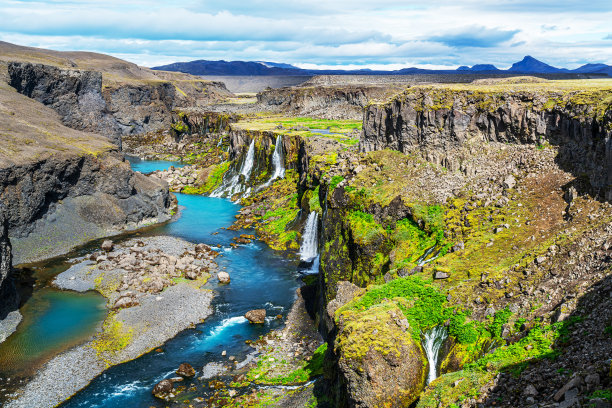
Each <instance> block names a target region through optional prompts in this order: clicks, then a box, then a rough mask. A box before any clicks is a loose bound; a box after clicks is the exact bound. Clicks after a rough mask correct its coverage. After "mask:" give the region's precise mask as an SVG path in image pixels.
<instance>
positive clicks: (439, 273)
mask: <svg viewBox="0 0 612 408" xmlns="http://www.w3.org/2000/svg"><path fill="white" fill-rule="evenodd" d="M449 276H450V275H449V274H448V273H446V272H442V271H436V273H435V275H434V279H448V278H449Z"/></svg>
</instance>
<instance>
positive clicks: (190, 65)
mask: <svg viewBox="0 0 612 408" xmlns="http://www.w3.org/2000/svg"><path fill="white" fill-rule="evenodd" d="M153 69H155V70H161V71H176V72H185V73H187V74H192V75H230V76H239V75H240V76H285V75H286V76H295V75H360V74H361V75H410V74H467V73H471V74H474V73H477V74H482V73H496V74H508V73H509V74H586V75H602V76H604V75H607V76H609V77H612V66H610V65H605V64H586V65H583V66H581V67H580V68H576V69H565V68H556V67H553V66H551V65H548V64H546V63H544V62H542V61H539V60H537V59H535V58H533V57H531V56H529V55H528V56H526V57H525V58H523V59H522V60H521V61H519V62H516V63H514V64H512V66H511V67H510V68H509V69H507V70H501V69H498V68H497V67H496V66H495V65H491V64H477V65H474V66H472V67H468V66H461V67H459V68H457V69H456V70H430V69H421V68H403V69H400V70H395V71H374V70H370V69H359V70H315V69H301V68H298V67H296V66H293V65H290V64H280V63H275V62H265V61H207V60H197V61H191V62H175V63H173V64H169V65H162V66H159V67H153Z"/></svg>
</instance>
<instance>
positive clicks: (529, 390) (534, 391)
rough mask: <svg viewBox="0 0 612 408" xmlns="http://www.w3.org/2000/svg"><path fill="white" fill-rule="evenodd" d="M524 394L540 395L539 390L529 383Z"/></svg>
mask: <svg viewBox="0 0 612 408" xmlns="http://www.w3.org/2000/svg"><path fill="white" fill-rule="evenodd" d="M523 394H524V395H526V396H532V397H535V396H536V395H538V390H537V389H536V387H534V386H533V385H532V384H529V385H527V387H525V390H524V391H523Z"/></svg>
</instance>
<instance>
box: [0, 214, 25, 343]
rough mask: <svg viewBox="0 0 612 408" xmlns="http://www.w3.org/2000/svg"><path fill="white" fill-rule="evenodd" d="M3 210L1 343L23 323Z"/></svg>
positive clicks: (0, 217)
mask: <svg viewBox="0 0 612 408" xmlns="http://www.w3.org/2000/svg"><path fill="white" fill-rule="evenodd" d="M3 210H4V209H3V208H2V206H1V205H0V343H1V342H3V341H4V340H5V339H6V338H7V337H8V336H9V335H10V334H11V333H12V332H13V331H14V330H15V328H16V327H17V325H18V324H19V322H20V321H21V315H20V314H19V312H17V311H16V309H17V307H18V306H19V295H18V294H17V290H16V288H15V283H14V282H13V277H12V268H13V259H12V254H11V241H10V240H9V237H8V223H7V222H6V219H5V217H4V212H3Z"/></svg>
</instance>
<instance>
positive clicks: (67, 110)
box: [8, 62, 176, 145]
mask: <svg viewBox="0 0 612 408" xmlns="http://www.w3.org/2000/svg"><path fill="white" fill-rule="evenodd" d="M8 74H9V84H10V85H11V86H12V87H13V88H15V89H16V90H17V91H18V92H20V93H22V94H24V95H26V96H28V97H30V98H33V99H35V100H37V101H39V102H41V103H43V104H45V105H48V106H50V107H51V108H53V109H54V110H55V111H56V112H57V113H59V115H60V117H61V119H62V122H63V123H64V124H65V125H66V126H68V127H71V128H73V129H79V130H87V131H92V132H96V133H100V134H104V135H106V136H107V137H109V138H110V139H111V140H112V141H113V142H114V143H115V144H117V145H120V144H121V136H122V135H127V134H138V133H143V132H147V131H151V130H156V129H157V128H159V127H163V126H169V125H170V123H171V111H172V109H173V107H174V104H175V97H176V88H175V87H174V85H172V84H171V83H169V82H162V81H159V82H155V81H151V82H150V83H149V84H144V83H143V84H138V83H136V84H130V83H127V84H123V85H120V86H117V85H113V86H109V87H104V88H103V87H102V74H101V73H100V72H94V71H77V70H66V69H60V68H56V67H52V66H47V65H42V64H30V63H21V62H12V63H9V65H8Z"/></svg>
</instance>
